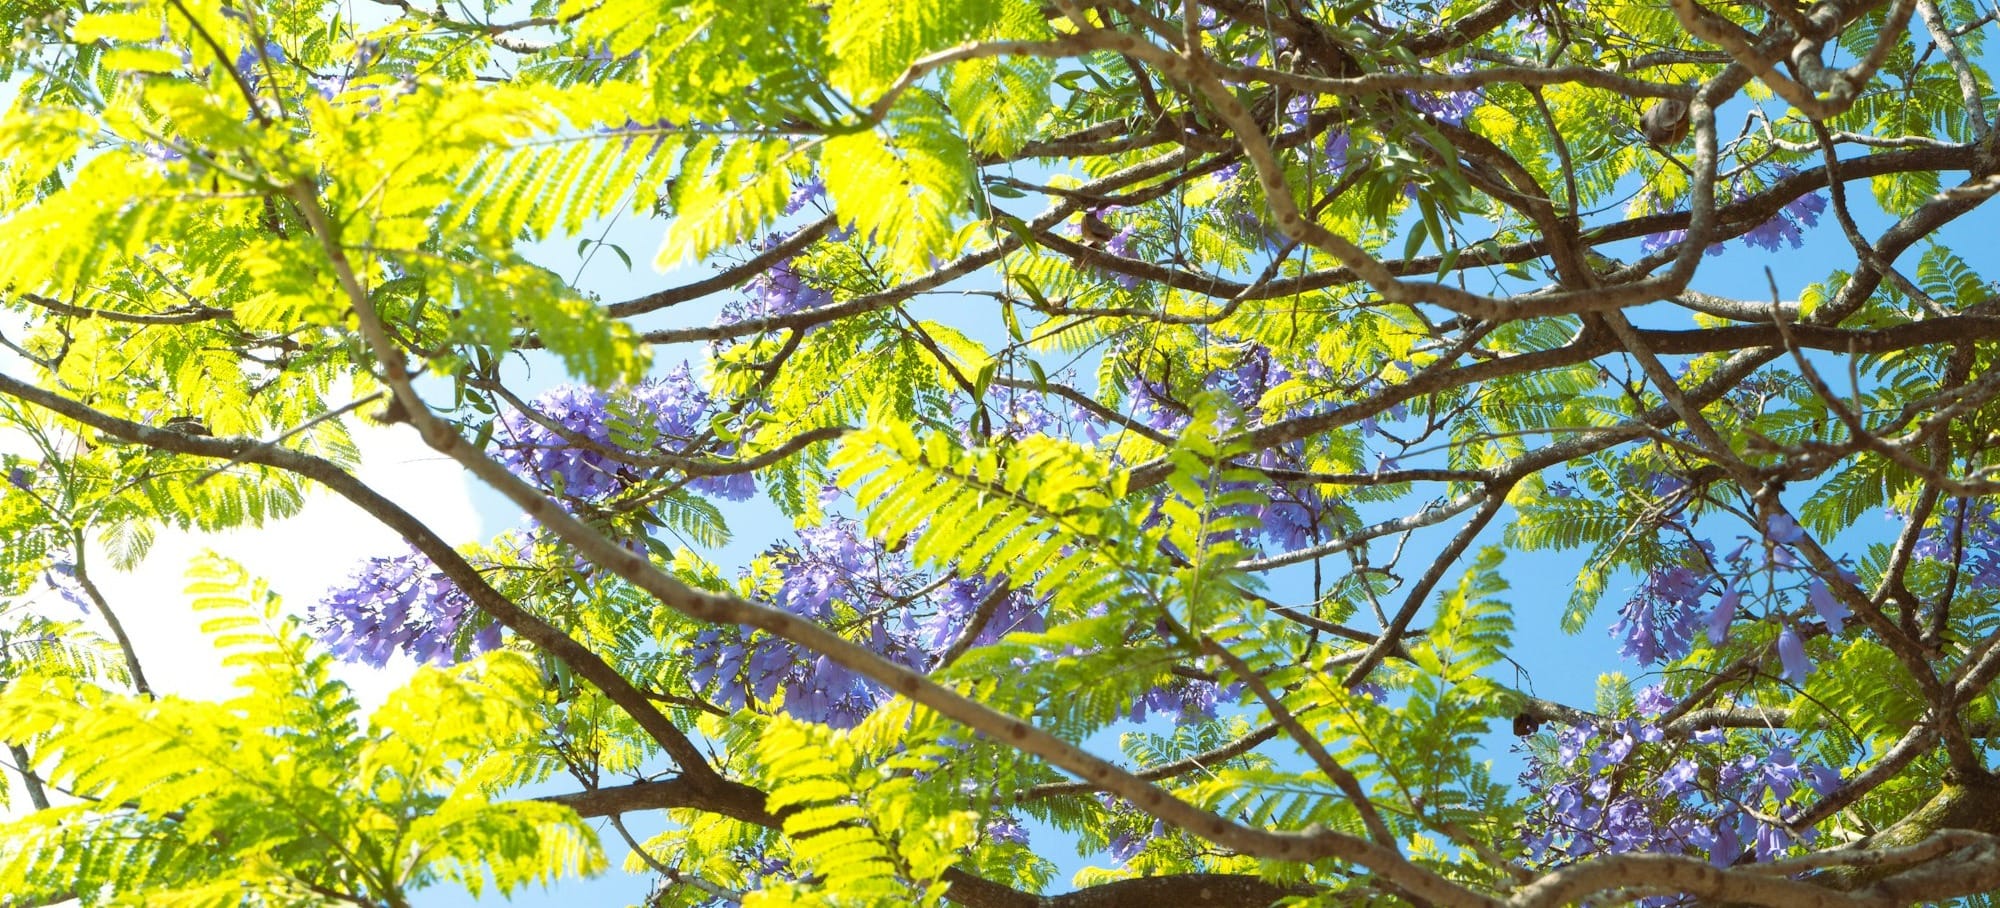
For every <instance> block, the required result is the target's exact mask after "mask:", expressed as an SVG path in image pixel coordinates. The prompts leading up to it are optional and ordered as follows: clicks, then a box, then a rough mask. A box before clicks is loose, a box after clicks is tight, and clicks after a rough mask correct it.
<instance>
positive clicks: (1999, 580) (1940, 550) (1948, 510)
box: [1911, 498, 2000, 590]
mask: <svg viewBox="0 0 2000 908" xmlns="http://www.w3.org/2000/svg"><path fill="white" fill-rule="evenodd" d="M1911 554H1912V555H1915V556H1916V557H1918V558H1921V559H1924V560H1927V561H1935V562H1938V563H1940V564H1947V565H1951V564H1956V565H1958V566H1959V569H1960V573H1959V581H1958V582H1959V584H1960V586H1961V587H1962V588H1964V589H1971V590H1992V589H2000V511H1996V509H1995V508H1994V505H1993V502H1992V500H1991V499H1967V498H1954V499H1949V500H1947V501H1945V502H1943V503H1942V504H1940V505H1939V506H1938V508H1937V523H1936V525H1934V526H1929V527H1925V528H1924V529H1923V530H1922V531H1920V532H1919V533H1918V535H1917V544H1916V546H1915V547H1914V548H1913V549H1912V550H1911Z"/></svg>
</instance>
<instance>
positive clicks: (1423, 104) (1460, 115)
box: [1403, 63, 1480, 126]
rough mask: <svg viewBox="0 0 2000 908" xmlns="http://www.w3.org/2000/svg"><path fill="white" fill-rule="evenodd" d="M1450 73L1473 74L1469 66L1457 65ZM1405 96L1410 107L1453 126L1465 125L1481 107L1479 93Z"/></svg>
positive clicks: (1424, 92) (1413, 94) (1430, 93)
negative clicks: (1475, 109) (1473, 112)
mask: <svg viewBox="0 0 2000 908" xmlns="http://www.w3.org/2000/svg"><path fill="white" fill-rule="evenodd" d="M1449 71H1450V72H1451V73H1452V74H1454V75H1457V74H1461V73H1466V72H1471V71H1472V67H1471V66H1470V65H1469V64H1464V63H1455V64H1452V66H1451V67H1450V70H1449ZM1403 94H1404V96H1405V97H1407V98H1409V99H1410V105H1411V106H1413V107H1415V108H1416V109H1417V110H1419V111H1422V112H1424V113H1427V114H1430V115H1431V116H1433V117H1436V118H1437V119H1438V121H1439V122H1441V123H1449V124H1451V125H1452V126H1463V125H1465V118H1466V117H1467V116H1469V115H1471V113H1472V109H1473V108H1475V107H1478V106H1479V101H1480V97H1479V92H1477V91H1446V92H1429V91H1409V92H1404V93H1403Z"/></svg>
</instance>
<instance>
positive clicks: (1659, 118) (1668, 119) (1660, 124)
mask: <svg viewBox="0 0 2000 908" xmlns="http://www.w3.org/2000/svg"><path fill="white" fill-rule="evenodd" d="M1639 133H1640V135H1643V136H1645V137H1646V141H1648V142H1651V143H1652V144H1654V145H1658V146H1660V147H1661V148H1667V147H1671V146H1674V145H1679V144H1680V143H1681V140H1682V139H1685V138H1687V134H1688V106H1687V103H1686V102H1684V101H1677V100H1675V99H1673V98H1661V99H1660V100H1658V101H1654V102H1653V103H1652V105H1651V106H1649V107H1647V108H1646V112H1645V113H1644V114H1641V115H1640V116H1639Z"/></svg>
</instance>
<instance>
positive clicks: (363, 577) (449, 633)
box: [312, 548, 500, 668]
mask: <svg viewBox="0 0 2000 908" xmlns="http://www.w3.org/2000/svg"><path fill="white" fill-rule="evenodd" d="M477 617H479V613H478V609H476V608H474V607H473V605H472V600H471V598H470V597H468V596H466V595H465V593H464V591H462V590H460V589H459V588H458V585H457V584H455V583H453V582H452V581H451V579H450V578H448V577H446V576H445V575H444V572H442V571H440V570H438V569H437V566H436V565H434V564H432V563H431V560H430V558H429V557H427V556H425V555H424V554H423V553H422V552H419V551H417V550H416V549H415V548H412V549H410V551H409V553H408V554H405V555H395V556H388V557H382V558H370V559H368V560H367V561H365V562H363V563H362V564H361V565H360V566H359V567H357V568H356V569H355V570H354V573H353V574H352V575H350V576H349V577H348V580H347V583H346V585H344V586H338V587H335V588H333V589H331V590H328V591H327V593H326V595H325V596H324V597H322V598H321V599H320V601H319V604H318V606H317V607H316V608H314V609H313V615H312V623H313V625H314V626H315V627H316V628H317V629H318V632H319V637H320V639H321V640H323V641H325V642H326V643H327V644H328V645H330V646H332V647H333V651H334V655H336V656H339V657H340V658H342V659H347V660H351V661H359V662H365V663H367V664H369V665H373V666H375V667H377V668H380V667H381V666H383V665H386V664H388V661H389V657H390V656H392V655H394V654H395V653H397V652H398V651H400V652H402V653H404V654H406V655H409V656H411V657H412V658H415V659H416V660H417V661H419V662H432V663H436V664H439V665H443V664H448V663H450V662H451V661H453V659H454V658H455V657H456V653H457V649H458V638H459V631H460V629H461V628H463V627H464V626H465V625H466V624H467V622H469V621H472V620H474V619H475V618H477ZM499 645H500V628H499V625H498V624H495V623H493V622H491V621H486V622H483V623H482V624H481V626H480V627H479V629H478V632H477V633H475V634H474V635H473V636H472V637H471V638H470V639H469V640H468V641H466V646H465V650H466V651H467V652H470V653H480V652H485V651H487V650H491V649H494V648H497V647H498V646H499Z"/></svg>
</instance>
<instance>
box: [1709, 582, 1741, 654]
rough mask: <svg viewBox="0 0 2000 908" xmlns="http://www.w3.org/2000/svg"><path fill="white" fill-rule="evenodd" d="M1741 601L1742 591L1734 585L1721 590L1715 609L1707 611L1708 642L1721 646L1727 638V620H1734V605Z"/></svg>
mask: <svg viewBox="0 0 2000 908" xmlns="http://www.w3.org/2000/svg"><path fill="white" fill-rule="evenodd" d="M1742 601H1743V593H1742V592H1740V591H1739V590H1737V589H1736V588H1735V587H1733V586H1732V587H1730V588H1729V589H1727V590H1724V591H1723V592H1722V598H1721V599H1719V600H1717V601H1716V603H1715V610H1714V611H1711V612H1709V613H1708V642H1709V643H1711V644H1714V645H1716V646H1721V645H1722V641H1724V640H1727V639H1729V622H1731V621H1734V620H1736V606H1737V605H1738V604H1739V603H1741V602H1742Z"/></svg>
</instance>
